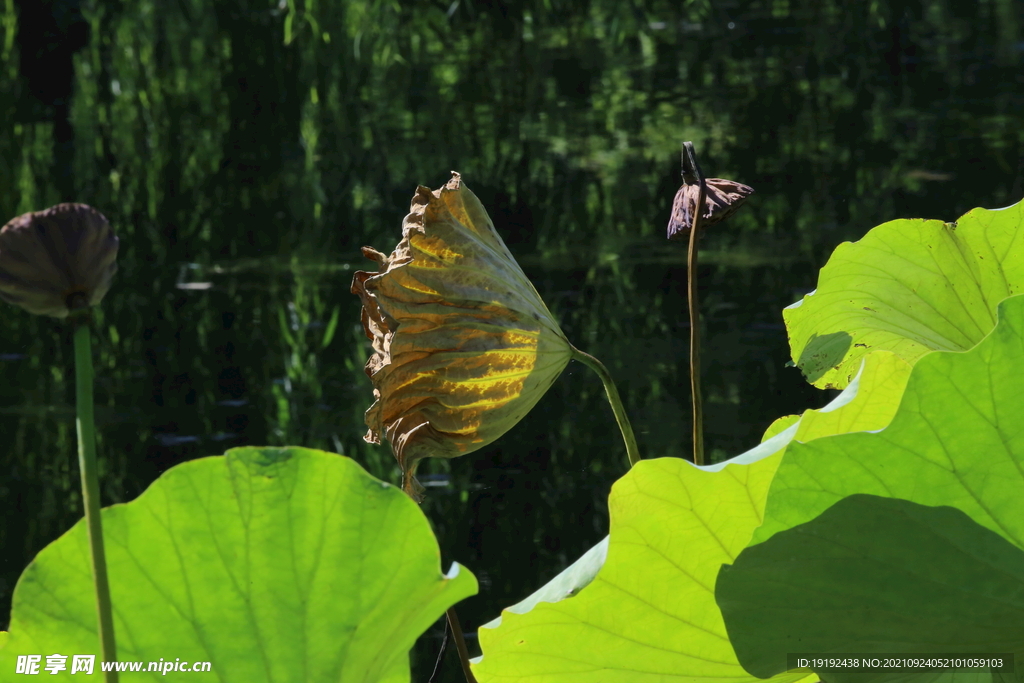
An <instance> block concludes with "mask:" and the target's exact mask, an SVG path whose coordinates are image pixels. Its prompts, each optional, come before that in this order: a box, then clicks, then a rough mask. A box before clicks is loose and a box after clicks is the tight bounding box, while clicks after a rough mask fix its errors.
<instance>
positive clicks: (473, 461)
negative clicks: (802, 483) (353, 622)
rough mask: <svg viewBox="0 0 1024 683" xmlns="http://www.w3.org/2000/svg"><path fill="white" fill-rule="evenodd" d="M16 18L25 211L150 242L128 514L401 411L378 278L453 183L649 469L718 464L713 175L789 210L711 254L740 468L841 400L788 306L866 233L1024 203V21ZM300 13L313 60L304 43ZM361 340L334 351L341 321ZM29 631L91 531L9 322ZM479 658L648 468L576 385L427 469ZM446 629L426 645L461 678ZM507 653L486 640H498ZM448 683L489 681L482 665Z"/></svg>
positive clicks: (115, 441)
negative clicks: (55, 553) (506, 609)
mask: <svg viewBox="0 0 1024 683" xmlns="http://www.w3.org/2000/svg"><path fill="white" fill-rule="evenodd" d="M682 5H683V3H677V2H667V1H666V2H654V1H650V2H647V1H644V0H633V1H631V2H622V1H621V0H591V1H589V2H587V1H585V0H525V1H524V2H501V1H489V2H481V1H480V0H454V2H452V1H450V0H439V1H437V2H431V1H427V2H419V3H396V2H384V1H378V0H352V1H350V2H346V3H330V2H322V3H317V5H316V9H315V10H312V11H306V10H303V9H302V8H303V7H309V6H313V3H311V2H308V3H302V2H297V1H295V2H292V1H291V0H281V2H280V4H277V3H276V2H268V1H267V0H218V1H217V2H213V1H212V0H177V1H176V2H155V1H152V0H45V1H39V0H14V2H13V4H11V3H8V4H7V5H6V6H5V7H6V8H7V9H0V18H2V20H3V24H2V30H0V219H2V220H7V219H8V218H10V217H13V216H15V215H17V214H19V213H22V212H25V211H29V210H35V209H42V208H45V207H47V206H50V205H52V204H55V203H57V202H59V201H65V200H75V201H82V202H86V203H89V204H92V205H94V206H96V207H98V208H99V209H100V210H102V211H103V212H104V213H105V214H106V215H107V216H108V218H109V219H110V220H111V222H112V223H113V224H114V226H115V228H116V230H117V232H118V234H119V235H120V238H121V256H120V259H119V263H120V268H121V270H120V272H119V274H118V276H117V280H116V283H115V286H114V288H113V289H112V290H111V292H110V294H109V295H108V296H107V298H106V300H105V301H104V303H103V307H102V311H101V313H100V315H99V318H98V320H99V322H98V325H97V336H98V340H97V341H96V342H95V346H96V359H97V361H96V362H97V372H98V380H97V383H98V386H97V416H98V420H99V423H100V439H101V441H100V445H99V452H100V458H101V464H102V470H103V496H104V502H105V503H107V504H110V503H115V502H122V501H128V500H132V499H133V498H135V497H136V496H138V495H139V493H141V492H142V491H143V490H144V489H145V488H146V487H147V486H148V485H149V484H150V483H151V482H152V481H153V480H154V479H156V478H157V477H158V476H159V475H160V474H161V473H162V472H164V471H165V470H167V469H168V468H169V467H172V466H173V465H176V464H178V463H181V462H183V461H186V460H189V459H192V458H197V457H202V456H206V455H213V454H220V453H223V452H224V450H226V449H227V448H230V447H233V446H239V445H244V444H254V445H263V444H271V445H284V444H301V445H306V446H311V447H316V448H322V449H325V450H329V451H334V452H338V453H344V454H345V455H348V456H351V457H353V458H355V459H356V460H358V461H359V462H360V463H362V464H363V465H364V466H365V467H366V468H367V469H368V470H370V471H371V472H372V473H374V474H376V475H377V476H379V477H382V478H384V479H388V480H391V481H396V468H395V466H394V463H393V458H392V456H391V454H390V451H389V450H388V449H387V447H373V446H369V445H367V444H365V443H363V441H362V435H363V433H364V432H365V427H364V425H363V417H362V414H363V411H364V410H365V409H366V408H367V406H368V405H369V403H370V401H371V394H370V384H369V381H368V379H367V378H366V377H365V375H364V374H363V372H362V365H363V362H364V361H365V358H366V356H367V354H368V351H369V349H368V347H367V345H366V344H365V339H364V338H363V336H362V331H361V329H360V327H359V324H358V320H359V307H358V303H357V300H356V299H355V297H353V296H352V295H351V294H350V293H349V285H350V282H351V278H352V272H353V271H354V270H356V269H359V268H361V267H364V266H365V265H367V263H368V262H364V261H363V259H362V258H361V257H360V256H359V247H361V246H362V245H364V244H369V245H373V246H375V247H376V248H377V249H379V250H382V251H385V252H389V251H390V250H391V249H392V248H393V247H394V245H395V244H396V243H397V241H398V239H399V236H400V225H401V219H402V216H403V215H404V214H405V213H406V212H407V211H408V207H409V200H410V198H411V196H412V193H413V190H414V189H415V187H416V186H417V184H423V185H427V186H430V187H432V188H436V187H439V186H440V185H441V184H443V183H444V182H445V181H446V180H447V179H448V177H449V173H448V172H449V170H451V169H455V170H458V171H460V172H461V173H462V174H463V178H464V180H465V181H466V183H467V185H468V186H469V187H470V188H472V189H473V191H474V192H475V193H476V194H477V195H478V196H479V197H480V199H481V200H482V201H483V202H484V204H485V205H486V206H487V207H488V209H489V211H490V213H491V216H492V218H493V219H494V222H495V224H496V226H497V228H498V230H499V232H500V233H501V234H502V236H503V237H504V239H505V241H506V242H507V244H508V245H509V247H510V249H511V250H512V252H513V253H514V254H515V256H516V257H517V259H519V262H520V263H521V264H522V265H523V267H524V269H525V270H526V272H527V274H528V275H529V276H530V277H531V278H532V280H533V282H534V283H535V284H536V287H537V289H538V290H539V291H540V293H541V295H542V296H543V297H544V299H545V300H546V301H547V303H548V304H549V306H550V308H551V309H552V311H553V312H554V313H555V315H556V317H558V319H559V320H560V321H561V323H562V324H563V329H564V330H565V332H566V334H567V336H568V337H569V339H570V340H572V341H573V343H574V344H576V345H577V346H578V347H580V348H581V349H583V350H586V351H588V352H590V353H592V354H593V355H595V356H597V357H599V358H600V359H602V360H603V361H604V363H605V364H606V365H607V366H608V367H609V368H610V370H611V372H612V374H613V375H614V376H615V378H616V379H617V381H618V384H619V388H620V391H621V392H622V394H623V396H624V399H625V402H626V406H627V410H628V412H629V415H630V416H631V418H632V420H633V425H634V428H635V429H636V432H637V436H638V439H639V442H640V448H641V452H642V454H643V456H644V457H649V458H650V457H662V456H669V457H684V456H686V455H687V454H688V453H689V450H690V447H691V444H690V437H689V434H690V417H689V411H690V399H689V389H688V379H687V378H688V375H687V372H688V370H687V352H688V341H687V340H688V323H687V314H686V298H685V288H686V280H685V276H686V258H685V248H684V246H683V245H681V244H677V243H672V244H669V243H667V242H666V241H665V226H666V222H667V220H668V215H669V208H670V205H671V201H672V197H673V194H674V193H675V190H676V188H677V186H678V178H679V147H680V143H681V142H682V141H683V140H693V141H694V143H695V145H696V147H697V150H698V152H699V154H700V156H701V160H702V164H703V167H704V169H705V171H706V172H707V173H708V174H709V175H711V176H719V177H726V178H731V179H735V180H738V181H741V182H744V183H747V184H749V185H752V186H753V187H754V188H755V189H756V191H757V194H756V195H754V197H753V198H752V199H751V200H750V201H749V202H748V205H747V206H746V207H745V208H744V209H743V210H742V211H741V212H740V213H739V214H737V215H736V216H735V217H734V218H733V219H731V220H730V221H729V222H728V223H726V224H723V226H722V227H721V229H718V230H713V231H712V233H711V234H709V236H708V237H707V238H706V239H705V241H704V243H703V246H702V254H703V256H702V265H701V267H700V269H699V277H700V282H701V297H702V314H703V320H704V347H703V360H704V367H703V368H702V371H703V376H704V382H705V389H704V394H705V400H706V405H705V410H706V437H705V440H706V445H707V448H708V452H709V453H710V454H711V456H712V458H713V459H715V460H721V459H725V458H727V457H731V456H733V455H736V454H738V453H740V452H742V451H744V450H746V449H748V448H750V447H751V446H753V445H754V444H756V443H757V442H758V440H759V438H760V435H761V433H762V432H763V430H764V429H765V428H766V427H767V426H768V425H769V424H770V423H771V422H772V420H774V419H775V418H776V417H779V416H782V415H785V414H788V413H793V412H798V411H800V410H803V409H805V408H809V407H820V406H821V405H823V404H824V403H825V402H826V401H827V397H826V396H825V395H824V394H823V393H821V392H819V391H817V390H815V389H813V388H811V387H810V386H808V385H806V384H805V383H804V381H803V380H802V378H801V377H800V374H799V372H798V371H797V370H794V369H792V368H787V367H785V364H786V361H787V360H788V359H789V355H788V353H787V350H788V349H787V343H786V334H785V329H784V327H783V325H782V316H781V309H782V308H783V307H784V306H786V305H787V304H790V303H792V302H793V301H795V300H796V299H797V298H799V296H801V295H802V294H803V293H804V292H806V291H808V290H810V289H812V288H813V287H814V286H815V282H816V273H817V270H818V269H819V268H820V267H821V266H822V265H823V264H824V262H825V260H826V259H827V258H828V255H829V253H830V252H831V251H832V249H834V248H835V246H836V245H838V244H839V243H840V242H842V241H844V240H855V239H858V238H860V237H861V236H862V235H863V234H864V233H865V232H866V231H867V230H868V229H870V228H871V227H872V226H874V225H877V224H879V223H882V222H884V221H887V220H890V219H895V218H901V217H905V218H906V217H927V218H942V219H946V220H953V219H955V218H957V217H958V216H960V215H961V214H962V213H964V212H966V211H967V210H969V209H971V208H973V207H975V206H984V207H988V208H996V207H1001V206H1006V205H1008V204H1012V203H1014V202H1016V201H1018V200H1019V199H1020V198H1021V196H1022V194H1024V186H1022V179H1024V175H1022V170H1024V154H1022V152H1024V127H1022V115H1021V111H1022V106H1021V105H1022V104H1024V101H1022V100H1024V95H1022V93H1024V87H1022V86H1024V76H1022V72H1021V69H1020V67H1021V60H1022V56H1024V35H1022V33H1021V31H1022V24H1021V16H1024V14H1022V12H1021V9H1022V7H1021V3H1019V2H1014V1H1011V0H990V1H988V2H982V3H964V2H950V1H945V2H940V1H937V2H910V1H897V2H875V3H861V4H857V5H849V4H848V3H844V2H838V1H830V0H804V1H798V0H792V1H787V0H776V1H774V2H773V1H770V0H766V1H763V2H753V1H745V0H735V1H729V2H712V3H709V2H693V3H687V4H686V7H685V8H683V7H682ZM289 12H293V13H295V17H294V19H293V21H292V29H293V35H292V36H291V38H292V40H291V42H290V43H289V44H287V45H286V44H285V28H284V24H285V17H286V16H287V15H288V13H289ZM335 313H337V315H338V319H339V320H340V323H339V324H338V325H337V328H336V330H335V332H334V334H333V336H332V337H331V338H330V339H329V340H328V339H325V333H326V332H327V329H328V327H329V322H330V320H331V318H332V316H333V315H335ZM0 326H2V330H3V333H2V334H0V373H2V377H3V382H2V383H0V438H2V441H3V444H4V446H5V447H4V449H3V450H2V451H0V515H2V521H3V523H2V525H0V548H2V552H0V625H3V624H4V623H5V622H6V619H7V615H8V612H9V605H10V596H11V591H12V590H13V587H14V583H15V582H16V580H17V577H18V576H19V574H20V572H21V571H22V569H23V568H24V567H25V565H26V564H27V563H28V562H29V561H30V560H31V558H32V557H33V556H34V554H35V553H36V552H38V551H39V550H40V549H41V548H43V547H44V546H45V545H46V544H48V543H49V542H51V541H53V540H54V539H55V538H57V537H58V536H59V535H60V534H61V533H63V532H64V531H66V530H67V529H68V528H69V527H70V526H71V525H73V524H74V523H75V522H76V521H77V519H78V518H79V516H80V509H81V503H80V499H79V495H78V493H77V476H78V475H77V464H76V460H75V432H74V422H73V413H74V409H73V381H72V380H73V372H72V365H71V354H70V338H69V334H68V332H67V330H65V329H64V327H63V326H62V325H61V324H59V323H57V322H53V321H50V320H43V319H39V318H33V317H30V316H29V315H28V314H26V313H23V312H22V311H21V310H20V309H15V308H13V307H10V306H3V307H0ZM421 471H422V472H423V473H424V474H425V475H432V476H427V477H425V480H426V481H428V483H430V484H431V487H430V493H429V496H428V499H427V502H426V503H425V505H424V510H425V512H426V513H427V514H428V515H429V517H430V519H431V520H432V522H433V524H434V526H435V529H436V531H437V534H438V537H439V540H440V543H441V546H442V549H443V554H444V561H445V564H446V565H447V563H448V562H450V561H451V560H458V561H459V562H462V563H463V564H465V565H467V566H468V567H470V568H471V569H472V570H473V571H474V572H475V573H476V574H477V576H478V577H479V578H480V581H481V588H482V590H481V593H480V595H479V596H477V597H475V598H472V599H470V600H468V601H467V602H465V603H464V604H463V605H462V606H461V607H460V612H461V616H462V620H463V624H464V625H465V626H466V630H467V631H474V630H475V628H476V627H477V626H478V625H480V624H481V623H484V622H486V621H488V620H490V619H491V618H493V617H494V616H496V615H497V614H498V613H499V611H500V609H501V608H502V607H503V606H507V605H509V604H511V603H513V602H516V601H518V600H519V599H521V598H522V597H524V596H525V595H527V594H528V593H530V592H531V591H532V590H533V589H534V588H535V587H537V586H539V585H540V584H541V583H542V582H544V581H546V580H547V579H549V578H550V577H552V576H553V575H554V574H556V573H557V572H558V571H559V570H560V569H562V568H563V567H564V566H565V565H566V564H567V563H569V562H571V561H572V560H574V559H575V558H576V557H578V556H579V555H580V554H581V553H582V552H584V551H585V550H586V549H587V548H589V547H590V546H591V545H593V544H594V543H595V542H597V541H598V540H600V539H601V538H602V537H603V535H604V534H605V533H606V531H607V524H608V519H607V504H606V499H607V495H608V491H609V487H610V485H611V483H612V482H613V481H614V480H615V479H616V478H617V477H619V476H621V475H622V474H623V473H624V471H625V453H624V449H623V448H622V446H621V444H620V441H619V437H618V433H617V431H616V429H615V426H614V421H613V420H612V418H611V413H610V410H609V409H608V407H607V405H606V404H605V402H604V399H603V394H602V390H601V386H600V383H599V382H598V380H597V378H596V377H595V376H593V374H592V373H591V372H590V371H589V370H587V369H586V368H583V367H581V366H579V365H577V364H573V365H571V366H570V367H569V369H568V370H567V371H566V372H565V373H564V375H563V376H562V377H561V378H560V379H559V380H558V381H557V382H556V383H555V385H554V387H553V388H552V389H551V391H550V392H549V393H548V395H547V396H546V397H545V398H544V399H543V400H542V401H541V403H540V404H539V405H538V406H537V408H536V409H535V410H534V411H533V412H531V413H530V414H529V415H528V416H527V417H526V418H525V419H524V420H523V421H522V423H521V424H519V425H518V426H517V427H516V428H515V429H514V430H512V431H511V432H510V433H509V434H508V435H507V436H505V437H504V438H503V439H501V440H500V441H498V442H497V443H496V444H494V445H493V446H491V447H489V448H486V449H484V450H482V451H480V452H478V453H476V454H473V455H471V456H467V457H465V458H463V459H460V460H458V461H455V462H451V463H448V462H440V463H430V464H428V465H426V466H424V467H423V468H422V470H421ZM439 634H440V628H439V627H435V628H434V629H433V630H432V631H431V632H429V633H428V634H427V635H426V636H424V638H423V639H422V640H421V642H420V644H419V645H418V646H417V649H416V650H415V651H414V656H413V660H414V676H413V680H414V681H425V680H426V679H427V677H428V676H429V671H430V668H431V667H432V665H433V656H434V654H436V650H437V646H438V642H439ZM470 647H471V648H475V647H476V644H475V642H473V641H471V642H470ZM445 675H446V678H445V680H449V681H456V680H459V674H458V669H457V665H456V664H455V660H454V657H451V658H450V660H449V662H448V668H447V669H446V671H445Z"/></svg>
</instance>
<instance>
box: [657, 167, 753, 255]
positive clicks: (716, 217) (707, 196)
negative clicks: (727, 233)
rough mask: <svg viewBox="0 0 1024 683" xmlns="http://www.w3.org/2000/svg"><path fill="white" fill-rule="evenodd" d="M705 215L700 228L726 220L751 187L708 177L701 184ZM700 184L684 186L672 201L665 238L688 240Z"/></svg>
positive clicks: (751, 189)
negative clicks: (703, 188)
mask: <svg viewBox="0 0 1024 683" xmlns="http://www.w3.org/2000/svg"><path fill="white" fill-rule="evenodd" d="M704 183H705V188H706V189H705V192H704V214H703V215H702V216H701V227H703V228H707V227H710V226H711V225H714V224H715V223H718V222H720V221H723V220H725V219H726V218H728V217H729V216H731V215H732V214H734V213H736V210H737V209H739V208H740V206H742V205H743V202H744V201H746V199H747V197H749V196H750V195H752V194H754V188H752V187H750V186H749V185H744V184H742V183H737V182H733V181H732V180H723V179H722V178H708V179H706V180H705V181H704ZM699 193H700V184H699V183H696V182H693V183H683V185H682V187H680V188H679V191H678V192H676V197H675V199H674V200H673V202H672V215H671V216H670V217H669V219H668V238H669V239H670V240H675V239H683V238H686V239H689V237H690V226H692V225H693V214H694V211H695V210H696V207H697V195H698V194H699Z"/></svg>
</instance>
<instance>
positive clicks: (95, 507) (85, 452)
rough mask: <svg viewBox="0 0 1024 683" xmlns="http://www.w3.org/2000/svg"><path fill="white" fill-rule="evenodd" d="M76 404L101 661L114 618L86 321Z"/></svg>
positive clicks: (78, 333) (110, 650) (108, 653)
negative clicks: (104, 538) (101, 518)
mask: <svg viewBox="0 0 1024 683" xmlns="http://www.w3.org/2000/svg"><path fill="white" fill-rule="evenodd" d="M75 402H76V409H77V414H78V415H77V419H76V421H75V422H76V425H77V427H78V468H79V469H80V470H81V472H82V501H83V502H84V504H85V523H86V526H87V527H88V528H89V549H90V550H91V553H92V578H93V583H94V585H95V587H96V610H97V612H98V613H99V627H100V650H101V651H102V653H103V661H104V662H113V661H116V660H117V646H116V644H115V642H114V617H113V611H112V609H111V605H110V583H109V581H108V579H107V560H106V556H105V554H104V552H103V524H102V522H101V520H100V482H99V476H98V473H97V471H96V426H95V422H94V420H93V403H92V339H91V337H90V332H89V323H88V320H87V319H86V320H78V321H76V322H75ZM104 680H105V681H106V683H117V672H116V671H107V672H104Z"/></svg>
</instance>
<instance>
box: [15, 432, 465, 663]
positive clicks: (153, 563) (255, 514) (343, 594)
mask: <svg viewBox="0 0 1024 683" xmlns="http://www.w3.org/2000/svg"><path fill="white" fill-rule="evenodd" d="M102 514H103V528H104V538H105V541H106V552H107V564H108V568H109V573H110V588H111V594H112V598H113V604H114V621H115V630H116V636H117V645H118V659H119V661H122V662H129V661H140V662H151V661H153V662H155V661H158V660H160V659H161V658H162V659H164V660H165V661H175V660H176V659H179V658H180V659H181V660H184V661H188V662H193V661H202V662H210V663H211V665H212V666H211V671H212V678H211V680H218V681H239V682H240V683H256V682H259V681H344V683H350V682H352V681H365V682H366V683H380V682H382V681H386V682H387V683H399V682H405V681H408V680H409V661H408V652H409V649H410V648H411V647H412V645H413V643H414V642H415V640H416V638H417V637H418V636H419V635H420V634H421V633H423V632H424V631H425V630H426V629H427V628H428V627H429V626H430V625H431V624H432V623H433V622H434V621H436V620H437V619H438V618H439V617H440V616H441V614H443V613H444V611H445V610H446V609H447V608H448V607H449V606H451V605H452V604H454V603H455V602H457V601H459V600H461V599H462V598H465V597H467V596H469V595H472V594H473V593H475V592H476V589H477V584H476V579H475V578H474V577H473V575H472V574H470V573H469V572H468V571H466V570H465V569H464V568H462V567H460V566H459V565H457V564H456V565H453V566H452V570H451V571H450V572H449V574H448V575H447V576H445V575H442V574H441V572H440V552H439V550H438V546H437V541H436V540H435V538H434V535H433V533H432V532H431V530H430V526H429V524H428V522H427V519H426V518H425V517H424V516H423V514H422V512H420V510H419V508H418V507H417V505H416V504H415V503H414V502H413V501H412V500H411V499H409V497H408V496H406V495H405V494H404V493H402V492H401V491H400V490H399V489H397V488H395V487H393V486H390V485H388V484H385V483H383V482H381V481H378V480H377V479H374V478H373V477H371V476H370V475H369V474H367V473H366V472H365V471H364V470H363V469H362V468H360V467H359V465H357V464H356V463H355V462H354V461H352V460H350V459H349V458H345V457H342V456H338V455H334V454H331V453H324V452H321V451H314V450H309V449H304V448H251V447H248V448H236V449H232V450H230V451H228V452H227V454H226V455H224V456H218V457H211V458H203V459H200V460H194V461H191V462H188V463H184V464H182V465H178V466H177V467H174V468H172V469H170V470H168V471H167V472H166V473H164V474H163V476H161V477H160V478H159V479H158V480H157V481H156V482H154V483H153V485H152V486H150V487H149V489H147V490H146V491H145V492H144V493H143V494H142V495H141V496H139V498H138V499H136V500H135V501H133V502H131V503H128V504H125V505H115V506H113V507H110V508H107V509H105V510H103V513H102ZM89 567H90V563H89V547H88V540H87V537H86V528H85V524H84V522H79V523H78V524H77V525H75V526H74V527H73V528H72V529H71V530H70V531H68V532H67V533H65V534H64V535H63V536H61V537H60V538H59V539H57V540H56V541H54V542H53V543H52V544H50V545H49V546H48V547H46V548H45V549H44V550H43V551H42V552H40V553H39V555H38V556H37V557H36V559H35V560H34V561H33V562H32V563H31V564H30V565H29V566H28V568H27V569H26V570H25V572H24V573H23V574H22V576H21V579H20V580H19V581H18V585H17V587H16V589H15V592H14V601H13V609H12V618H11V626H10V638H9V640H8V642H7V643H6V645H4V646H3V648H2V649H0V671H2V672H4V675H7V674H8V672H14V671H15V662H16V658H17V655H30V654H41V655H44V659H43V660H42V666H45V664H46V659H45V655H50V654H53V653H60V654H63V655H69V656H70V655H74V654H85V655H87V654H97V655H98V653H99V642H98V636H97V629H96V609H95V604H94V598H93V595H94V593H93V588H92V581H91V574H90V569H89ZM97 659H98V657H97ZM70 665H71V660H70V657H69V659H68V670H67V671H64V672H63V673H61V674H60V675H58V676H54V677H52V678H51V676H50V675H49V674H48V673H47V672H45V671H41V672H42V673H46V678H47V680H65V679H68V680H77V679H78V678H81V676H79V675H78V674H75V675H74V676H72V675H71V674H70V673H69V672H70V669H71V666H70ZM94 670H96V671H98V670H99V662H98V661H97V663H96V666H95V669H94ZM94 675H95V674H94ZM207 675H208V676H209V675H211V674H207ZM131 676H132V677H131V680H133V681H134V680H140V681H141V680H153V681H186V680H188V681H194V680H197V679H196V676H197V674H196V673H193V672H181V673H175V672H170V673H168V674H167V675H161V674H159V673H139V674H132V675H131ZM200 677H201V675H200ZM5 680H6V679H5Z"/></svg>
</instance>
